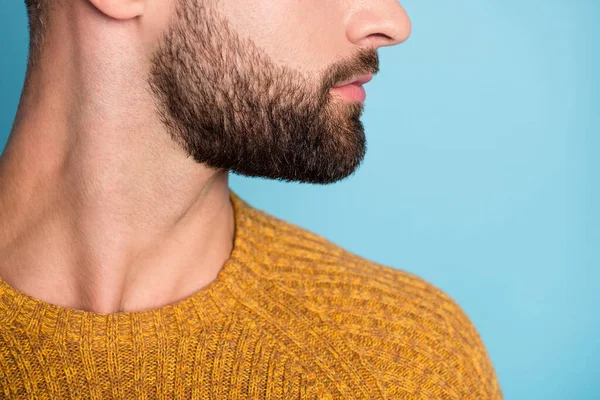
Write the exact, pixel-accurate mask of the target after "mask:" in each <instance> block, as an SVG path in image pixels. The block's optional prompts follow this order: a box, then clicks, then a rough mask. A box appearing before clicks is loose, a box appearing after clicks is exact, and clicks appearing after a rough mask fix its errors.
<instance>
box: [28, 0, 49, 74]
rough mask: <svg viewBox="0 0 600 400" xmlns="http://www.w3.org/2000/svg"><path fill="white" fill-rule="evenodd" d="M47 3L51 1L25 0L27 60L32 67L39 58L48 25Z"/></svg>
mask: <svg viewBox="0 0 600 400" xmlns="http://www.w3.org/2000/svg"><path fill="white" fill-rule="evenodd" d="M49 1H51V0H25V7H27V15H28V17H29V59H28V63H29V64H30V65H31V66H33V65H35V64H36V62H37V59H38V57H39V53H40V50H41V48H42V43H43V41H44V34H45V30H46V25H47V23H48V21H47V19H48V12H49Z"/></svg>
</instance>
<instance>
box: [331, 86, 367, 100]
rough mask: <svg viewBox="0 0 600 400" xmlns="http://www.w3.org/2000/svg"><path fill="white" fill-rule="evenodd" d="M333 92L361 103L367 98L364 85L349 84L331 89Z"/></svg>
mask: <svg viewBox="0 0 600 400" xmlns="http://www.w3.org/2000/svg"><path fill="white" fill-rule="evenodd" d="M331 92H332V93H335V94H338V95H340V96H342V97H344V98H346V99H348V100H351V101H360V102H361V103H362V102H364V101H365V99H366V98H367V92H366V91H365V88H364V87H363V86H362V85H357V84H349V85H345V86H340V87H334V88H331Z"/></svg>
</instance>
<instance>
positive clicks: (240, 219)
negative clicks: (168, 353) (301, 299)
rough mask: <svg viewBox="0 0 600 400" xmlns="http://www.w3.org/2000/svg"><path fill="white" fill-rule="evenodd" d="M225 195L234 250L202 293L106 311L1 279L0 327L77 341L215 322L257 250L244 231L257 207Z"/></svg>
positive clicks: (172, 331) (174, 330) (232, 300)
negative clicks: (46, 297)
mask: <svg viewBox="0 0 600 400" xmlns="http://www.w3.org/2000/svg"><path fill="white" fill-rule="evenodd" d="M229 194H230V201H231V203H232V204H233V208H234V218H235V238H234V244H233V250H232V252H231V255H230V257H229V259H228V260H227V262H226V263H225V265H224V266H223V268H222V269H221V271H220V272H219V274H218V275H217V277H216V279H215V280H214V281H213V282H211V283H210V284H209V285H208V286H206V287H204V288H202V289H201V290H200V291H198V292H196V293H194V294H193V295H191V296H189V297H187V298H185V299H183V300H180V301H178V302H175V303H172V304H169V305H165V306H163V307H160V308H155V309H152V310H146V311H134V312H119V313H111V314H104V313H96V312H89V311H84V310H79V309H74V308H69V307H62V306H58V305H54V304H51V303H47V302H45V301H43V300H40V299H37V298H35V297H32V296H30V295H28V294H26V293H23V292H21V291H19V290H17V289H15V288H13V287H12V286H10V285H9V284H8V283H6V282H5V281H4V280H2V279H1V278H0V326H1V327H2V329H5V328H13V329H18V330H21V331H24V332H27V334H29V335H36V336H44V337H53V338H55V339H56V340H63V339H66V340H79V339H80V338H81V337H82V335H85V336H87V335H89V336H92V337H93V336H98V335H109V336H111V335H115V336H117V335H118V337H119V338H121V339H125V340H126V339H127V338H128V337H129V338H131V337H132V336H135V335H136V334H139V333H141V332H144V333H145V334H146V333H147V334H152V333H153V332H159V331H161V332H168V333H169V334H174V335H179V334H186V333H189V330H190V329H197V328H201V327H202V326H206V325H207V324H210V323H214V319H215V318H216V317H218V316H219V315H223V314H224V311H225V310H228V309H231V308H232V307H233V306H234V305H235V303H236V301H237V300H236V299H235V298H234V297H233V296H232V293H231V292H230V290H231V287H239V281H240V274H241V271H242V269H243V267H244V266H249V264H250V263H251V262H252V259H253V257H254V256H253V254H254V255H255V254H256V251H255V250H254V251H253V249H251V247H252V246H251V245H250V247H248V244H249V243H251V242H252V240H250V241H248V240H247V239H248V235H252V234H254V235H256V233H257V232H256V229H255V228H256V226H255V227H254V228H253V224H252V219H253V214H254V213H255V211H256V210H254V209H253V207H252V206H250V205H249V204H248V203H246V202H245V201H244V200H242V199H241V198H240V197H239V196H238V195H237V194H235V193H234V192H233V191H232V190H230V191H229Z"/></svg>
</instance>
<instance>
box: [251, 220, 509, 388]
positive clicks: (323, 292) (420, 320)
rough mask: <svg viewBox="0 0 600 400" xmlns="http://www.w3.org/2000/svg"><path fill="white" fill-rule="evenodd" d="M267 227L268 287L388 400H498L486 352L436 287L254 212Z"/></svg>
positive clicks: (459, 310)
mask: <svg viewBox="0 0 600 400" xmlns="http://www.w3.org/2000/svg"><path fill="white" fill-rule="evenodd" d="M258 215H259V216H260V218H261V219H262V223H264V224H266V226H268V234H267V236H268V238H267V240H268V242H269V246H268V248H269V251H268V254H265V255H264V257H265V264H268V265H269V267H268V273H267V275H268V276H269V277H270V279H271V281H272V282H276V285H277V286H278V287H279V288H281V290H283V291H285V292H286V293H287V294H289V295H291V296H293V297H294V298H295V299H298V300H299V301H300V302H301V303H302V304H303V306H304V307H306V309H307V310H310V312H312V313H316V315H319V318H321V319H322V320H324V321H326V322H327V323H328V324H329V326H330V327H331V332H330V335H332V336H331V337H334V336H335V337H339V338H341V339H342V340H343V341H344V342H345V343H347V345H348V346H349V348H351V349H354V351H356V352H357V354H359V355H360V358H361V359H362V360H363V362H364V363H366V364H367V365H368V368H369V370H371V371H372V373H373V374H375V375H376V376H378V377H379V379H380V380H381V385H382V388H383V390H384V391H385V392H386V394H387V395H389V396H392V397H394V396H396V397H402V396H407V395H408V396H409V397H410V398H430V397H428V396H430V395H431V396H433V397H436V396H437V397H436V398H449V399H458V398H460V399H467V398H473V399H500V398H502V395H501V391H500V388H499V385H498V382H497V378H496V375H495V371H494V369H493V366H492V363H491V361H490V359H489V356H488V354H487V351H486V349H485V347H484V344H483V342H482V340H481V338H480V336H479V334H478V332H477V329H476V328H475V326H474V324H473V323H472V321H471V320H470V319H469V317H468V316H467V314H466V313H465V312H464V310H463V309H462V308H461V307H460V306H459V305H458V304H457V302H456V301H455V300H453V299H452V298H451V297H450V296H448V295H447V294H446V293H445V292H443V291H442V290H440V289H439V288H438V287H436V286H435V285H433V284H431V283H429V282H427V281H425V280H424V279H422V278H420V277H418V276H416V275H414V274H412V273H409V272H407V271H404V270H401V269H397V268H393V267H391V266H387V265H383V264H380V263H376V262H373V261H370V260H368V259H365V258H363V257H361V256H359V255H357V254H354V253H352V252H350V251H348V250H346V249H344V248H343V247H341V246H339V245H337V244H335V243H333V242H332V241H330V240H328V239H326V238H325V237H322V236H320V235H317V234H315V233H313V232H311V231H309V230H307V229H304V228H302V227H299V226H297V225H295V224H292V223H290V222H286V221H284V220H281V219H279V218H276V217H274V216H272V215H270V214H267V213H264V212H262V211H258Z"/></svg>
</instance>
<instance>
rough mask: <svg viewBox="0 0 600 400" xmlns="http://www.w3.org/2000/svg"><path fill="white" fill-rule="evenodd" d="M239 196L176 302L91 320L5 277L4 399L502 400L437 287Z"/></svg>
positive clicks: (487, 365) (1, 289)
mask: <svg viewBox="0 0 600 400" xmlns="http://www.w3.org/2000/svg"><path fill="white" fill-rule="evenodd" d="M230 199H231V201H232V203H233V206H234V210H235V227H236V228H235V239H234V246H233V251H232V254H231V256H230V258H229V260H228V261H227V262H226V264H225V265H224V267H223V269H222V270H221V271H220V273H219V275H218V276H217V279H216V280H215V281H213V282H212V283H211V284H210V285H208V286H206V287H204V288H203V289H201V290H200V291H198V292H196V293H195V294H193V295H192V296H190V297H187V298H185V299H183V300H181V301H179V302H176V303H173V304H170V305H166V306H163V307H160V308H156V309H152V310H148V311H140V312H121V313H113V314H102V313H94V312H87V311H83V310H76V309H72V308H67V307H60V306H56V305H53V304H50V303H46V302H43V301H41V300H39V299H36V298H34V297H31V296H29V295H27V294H25V293H23V292H20V291H18V290H16V289H14V288H12V287H11V286H9V285H8V284H7V283H6V282H5V281H2V280H1V279H0V398H7V399H228V400H235V399H370V400H372V399H436V400H439V399H461V400H464V399H477V400H485V399H501V398H502V393H501V389H500V387H499V385H498V381H497V378H496V375H495V372H494V369H493V366H492V363H491V362H490V359H489V357H488V354H487V352H486V350H485V348H484V345H483V343H482V341H481V339H480V337H479V335H478V333H477V331H476V329H475V327H474V326H473V324H472V323H471V321H470V320H469V318H468V317H467V316H466V315H465V313H464V312H463V311H462V310H461V309H460V307H459V306H458V305H457V304H456V303H455V302H454V301H453V300H452V299H450V298H449V297H448V296H447V295H446V294H444V293H443V292H442V291H440V290H439V289H437V288H436V287H434V286H432V285H431V284H429V283H427V282H425V281H423V280H422V279H420V278H418V277H416V276H414V275H412V274H410V273H407V272H404V271H401V270H397V269H394V268H391V267H388V266H384V265H381V264H376V263H374V262H371V261H369V260H366V259H364V258H361V257H360V256H357V255H355V254H352V253H350V252H348V251H346V250H344V249H343V248H341V247H339V246H337V245H335V244H333V243H332V242H330V241H328V240H327V239H325V238H323V237H321V236H318V235H316V234H314V233H311V232H310V231H307V230H305V229H303V228H300V227H299V226H296V225H293V224H291V223H289V222H285V221H283V220H280V219H278V218H276V217H274V216H272V215H269V214H267V213H265V212H264V211H261V210H259V209H257V208H254V207H252V206H251V205H250V204H248V203H247V202H245V201H244V200H242V199H241V198H239V197H238V196H237V195H236V194H235V193H234V192H233V191H230Z"/></svg>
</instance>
